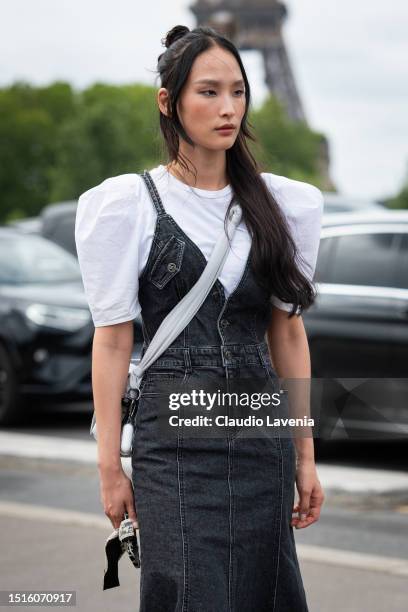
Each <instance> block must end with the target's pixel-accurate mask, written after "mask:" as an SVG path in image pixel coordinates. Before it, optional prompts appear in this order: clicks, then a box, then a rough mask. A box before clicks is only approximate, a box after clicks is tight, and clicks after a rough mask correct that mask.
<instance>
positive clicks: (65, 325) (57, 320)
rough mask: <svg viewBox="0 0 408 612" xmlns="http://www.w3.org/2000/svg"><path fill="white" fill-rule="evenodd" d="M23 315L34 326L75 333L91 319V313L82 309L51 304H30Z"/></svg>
mask: <svg viewBox="0 0 408 612" xmlns="http://www.w3.org/2000/svg"><path fill="white" fill-rule="evenodd" d="M25 315H26V317H27V318H28V319H29V320H30V321H32V322H33V323H35V324H36V325H41V326H43V327H52V328H53V329H60V330H64V331H77V330H78V329H81V327H84V325H86V324H87V323H89V321H90V319H91V313H90V312H89V310H86V309H84V308H67V307H64V306H54V305H51V304H30V305H29V306H27V308H26V309H25Z"/></svg>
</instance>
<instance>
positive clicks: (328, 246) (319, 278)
mask: <svg viewBox="0 0 408 612" xmlns="http://www.w3.org/2000/svg"><path fill="white" fill-rule="evenodd" d="M333 243H334V239H333V238H321V240H320V244H319V252H318V254H317V262H316V270H315V274H314V280H315V281H316V283H329V282H330V255H331V253H332V250H333Z"/></svg>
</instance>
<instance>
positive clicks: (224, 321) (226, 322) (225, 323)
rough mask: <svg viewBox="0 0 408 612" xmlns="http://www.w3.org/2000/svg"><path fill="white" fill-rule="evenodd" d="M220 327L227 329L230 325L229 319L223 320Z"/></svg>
mask: <svg viewBox="0 0 408 612" xmlns="http://www.w3.org/2000/svg"><path fill="white" fill-rule="evenodd" d="M220 325H221V327H227V325H229V321H228V320H227V319H221V321H220Z"/></svg>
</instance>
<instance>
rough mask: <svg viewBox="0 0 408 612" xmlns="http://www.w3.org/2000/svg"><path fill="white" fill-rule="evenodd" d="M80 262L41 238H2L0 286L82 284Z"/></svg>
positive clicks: (24, 236)
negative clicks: (0, 284)
mask: <svg viewBox="0 0 408 612" xmlns="http://www.w3.org/2000/svg"><path fill="white" fill-rule="evenodd" d="M80 280H81V273H80V269H79V265H78V262H77V260H76V258H75V257H74V256H73V255H71V254H70V253H68V252H67V251H64V249H62V248H61V247H59V246H58V245H57V244H54V243H53V242H51V241H48V240H45V239H44V238H42V237H41V236H30V235H21V236H19V235H18V234H13V235H12V236H5V235H4V234H3V235H2V236H1V240H0V283H2V284H13V285H19V284H23V283H57V282H68V281H80Z"/></svg>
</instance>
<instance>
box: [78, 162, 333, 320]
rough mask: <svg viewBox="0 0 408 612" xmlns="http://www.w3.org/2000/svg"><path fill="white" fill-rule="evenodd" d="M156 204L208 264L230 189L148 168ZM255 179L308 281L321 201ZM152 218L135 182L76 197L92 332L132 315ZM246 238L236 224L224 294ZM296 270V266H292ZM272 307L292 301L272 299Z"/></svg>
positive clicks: (291, 184) (304, 191) (132, 177)
mask: <svg viewBox="0 0 408 612" xmlns="http://www.w3.org/2000/svg"><path fill="white" fill-rule="evenodd" d="M150 174H151V177H152V179H153V180H154V182H155V185H156V187H157V191H158V192H159V195H160V198H161V200H162V203H163V206H164V208H165V210H166V212H167V213H168V214H169V215H171V216H172V217H173V218H174V220H175V222H176V223H177V224H178V225H179V226H180V228H181V229H182V230H183V231H184V232H185V233H186V234H187V235H188V236H189V238H191V240H192V241H193V242H195V243H196V245H197V246H198V247H199V248H200V249H201V251H202V253H203V254H204V256H205V258H206V260H207V261H208V259H209V257H210V255H211V252H212V249H213V247H214V244H215V242H216V240H217V239H218V236H219V234H220V232H221V230H222V228H223V225H224V219H225V213H226V210H227V207H228V204H229V202H230V200H231V197H232V188H231V186H230V185H227V186H226V187H224V188H223V189H219V190H216V191H209V190H207V189H198V188H194V187H190V186H189V185H186V184H185V183H183V182H182V181H180V180H179V179H177V178H175V177H174V176H173V175H172V174H170V173H169V172H168V171H167V169H166V168H165V167H164V166H163V165H160V166H158V167H156V168H154V169H152V170H150ZM261 176H262V177H263V178H264V180H265V181H266V184H267V186H268V187H269V189H270V190H271V191H272V193H273V195H274V197H275V199H276V201H277V202H278V204H279V205H280V206H281V208H282V209H283V210H284V212H285V214H286V217H287V219H288V222H289V227H290V229H291V233H292V236H293V238H294V240H295V242H296V244H297V246H298V249H299V250H300V252H301V254H302V256H303V258H304V259H305V261H306V262H307V263H308V264H309V265H310V266H311V268H310V270H309V269H305V268H302V271H303V272H304V274H306V275H307V276H308V278H310V279H312V278H313V274H314V270H315V266H316V259H317V252H318V248H319V241H320V230H321V216H322V212H323V196H322V193H321V191H320V190H319V189H317V188H316V187H314V186H313V185H310V184H309V183H304V182H301V181H296V180H293V179H290V178H287V177H284V176H279V175H276V174H271V173H266V172H263V173H262V174H261ZM156 218H157V213H156V209H155V208H154V205H153V202H152V200H151V197H150V194H149V192H148V191H147V188H146V185H145V183H144V181H143V179H142V177H141V176H140V175H138V174H121V175H119V176H114V177H110V178H107V179H106V180H105V181H103V182H102V183H100V184H99V185H97V186H95V187H92V188H91V189H89V190H88V191H86V192H85V193H83V194H82V195H81V196H80V197H79V201H78V208H77V214H76V222H75V241H76V247H77V252H78V261H79V265H80V269H81V274H82V280H83V284H84V290H85V295H86V298H87V301H88V304H89V308H90V311H91V315H92V319H93V322H94V325H95V327H100V326H104V325H113V324H115V323H122V322H124V321H130V320H133V319H134V318H136V317H138V316H139V315H140V312H141V306H140V304H139V301H138V289H139V277H140V275H141V274H142V272H143V270H144V267H145V265H146V263H147V259H148V255H149V252H150V248H151V246H152V240H153V235H154V231H155V225H156ZM250 246H251V237H250V234H249V232H248V229H247V227H246V225H245V223H244V221H243V220H242V221H241V223H240V224H239V225H238V227H237V231H236V232H235V235H234V238H233V241H232V250H230V252H229V254H228V257H227V259H226V261H225V264H224V266H223V268H222V270H221V274H220V276H219V281H220V282H221V284H222V285H223V287H224V290H225V294H226V297H228V295H229V294H230V293H231V292H232V291H233V290H234V289H235V287H236V286H237V285H238V283H239V281H240V279H241V276H242V274H243V272H244V269H245V265H246V261H247V257H248V255H249V251H250ZM299 263H300V265H301V262H299ZM271 302H272V304H274V305H275V306H277V307H278V308H281V309H283V310H286V311H289V310H291V308H292V306H291V304H288V303H285V302H282V301H280V300H278V299H277V298H276V297H274V296H272V297H271Z"/></svg>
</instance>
